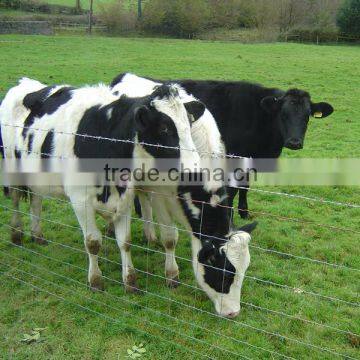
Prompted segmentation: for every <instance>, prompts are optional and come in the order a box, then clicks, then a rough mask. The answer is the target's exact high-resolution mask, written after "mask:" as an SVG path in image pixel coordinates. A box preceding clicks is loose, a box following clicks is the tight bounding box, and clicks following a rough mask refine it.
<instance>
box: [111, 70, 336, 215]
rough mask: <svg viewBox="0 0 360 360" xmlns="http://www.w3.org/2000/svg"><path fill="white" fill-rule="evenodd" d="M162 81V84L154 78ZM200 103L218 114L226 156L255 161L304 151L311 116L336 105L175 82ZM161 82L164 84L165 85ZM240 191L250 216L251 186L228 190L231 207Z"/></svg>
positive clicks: (249, 86) (258, 89)
mask: <svg viewBox="0 0 360 360" xmlns="http://www.w3.org/2000/svg"><path fill="white" fill-rule="evenodd" d="M128 77H129V74H126V73H125V74H120V75H118V76H117V77H116V78H115V79H114V80H113V81H112V83H111V86H113V87H114V86H116V84H118V83H120V82H124V80H126V79H127V78H128ZM154 81H156V82H157V83H159V81H158V80H154ZM171 82H173V83H174V82H175V83H177V84H179V85H181V87H183V88H184V89H185V90H186V91H187V92H188V93H190V94H192V95H194V96H195V97H196V98H197V99H199V100H200V101H202V102H203V103H204V104H205V106H206V107H207V108H208V109H209V110H210V112H211V113H212V115H213V116H214V118H215V120H216V122H217V125H218V127H219V130H220V133H221V136H222V139H223V141H224V144H225V147H226V153H227V154H232V155H238V156H243V157H251V158H277V157H279V156H280V155H281V152H282V150H283V148H284V147H286V148H289V149H292V150H298V149H301V148H302V147H303V144H304V138H305V134H306V130H307V126H308V122H309V117H310V116H313V117H315V118H325V117H327V116H329V115H331V114H332V112H333V111H334V110H333V107H332V106H331V105H330V104H328V103H326V102H319V103H313V102H312V101H311V98H310V94H309V93H308V92H306V91H303V90H299V89H290V90H287V91H284V90H281V89H277V88H267V87H264V86H262V85H259V84H255V83H249V82H244V81H211V80H209V81H208V80H174V81H171ZM161 83H163V81H161ZM238 191H239V204H238V210H239V214H240V216H241V217H242V218H246V217H247V216H248V204H247V188H246V186H245V187H244V186H240V189H238V188H235V187H228V194H229V204H230V206H232V204H233V200H234V198H235V196H236V194H237V192H238Z"/></svg>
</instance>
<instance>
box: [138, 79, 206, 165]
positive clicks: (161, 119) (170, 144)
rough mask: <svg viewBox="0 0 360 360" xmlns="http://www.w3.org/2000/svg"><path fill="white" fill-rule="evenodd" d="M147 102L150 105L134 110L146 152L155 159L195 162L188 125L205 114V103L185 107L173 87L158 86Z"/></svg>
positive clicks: (195, 153)
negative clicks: (178, 159) (190, 160)
mask: <svg viewBox="0 0 360 360" xmlns="http://www.w3.org/2000/svg"><path fill="white" fill-rule="evenodd" d="M149 99H150V102H149V104H147V105H141V106H139V107H137V108H136V109H135V123H136V126H137V133H138V140H139V142H140V143H144V148H145V150H146V151H147V152H148V153H149V154H150V155H152V156H153V157H156V158H181V159H183V158H192V159H193V160H194V161H196V160H197V158H198V154H197V151H196V147H195V144H194V142H193V140H192V137H191V124H192V122H194V121H196V120H198V119H199V117H201V115H202V114H203V112H204V111H205V106H204V104H203V103H201V102H200V101H192V102H189V103H185V104H184V103H183V101H182V100H181V99H180V96H179V91H178V87H177V86H176V85H161V86H158V87H157V88H156V89H155V90H154V92H153V93H152V94H151V95H150V97H149ZM147 144H154V145H157V144H160V145H161V146H159V147H157V146H151V145H147ZM195 158H196V159H195Z"/></svg>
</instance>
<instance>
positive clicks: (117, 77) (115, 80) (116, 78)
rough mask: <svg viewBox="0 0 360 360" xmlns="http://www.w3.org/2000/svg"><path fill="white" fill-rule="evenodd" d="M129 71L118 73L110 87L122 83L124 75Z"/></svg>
mask: <svg viewBox="0 0 360 360" xmlns="http://www.w3.org/2000/svg"><path fill="white" fill-rule="evenodd" d="M126 74H127V73H122V74H119V75H117V76H116V77H115V78H114V79H113V80H112V81H111V84H110V87H112V88H113V87H114V86H115V85H117V84H119V83H121V82H122V81H123V78H124V76H125V75H126Z"/></svg>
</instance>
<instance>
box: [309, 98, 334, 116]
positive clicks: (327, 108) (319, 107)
mask: <svg viewBox="0 0 360 360" xmlns="http://www.w3.org/2000/svg"><path fill="white" fill-rule="evenodd" d="M333 112H334V108H333V107H332V106H331V105H330V104H328V103H326V102H319V103H316V104H315V103H312V104H311V115H312V116H313V117H314V118H324V117H327V116H329V115H331V114H332V113H333Z"/></svg>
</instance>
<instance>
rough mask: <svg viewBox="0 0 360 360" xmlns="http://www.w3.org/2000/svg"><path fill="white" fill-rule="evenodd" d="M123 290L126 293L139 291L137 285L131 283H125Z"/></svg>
mask: <svg viewBox="0 0 360 360" xmlns="http://www.w3.org/2000/svg"><path fill="white" fill-rule="evenodd" d="M125 292H126V293H127V294H138V293H139V292H140V289H139V288H138V287H137V285H136V284H133V285H128V284H125Z"/></svg>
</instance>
